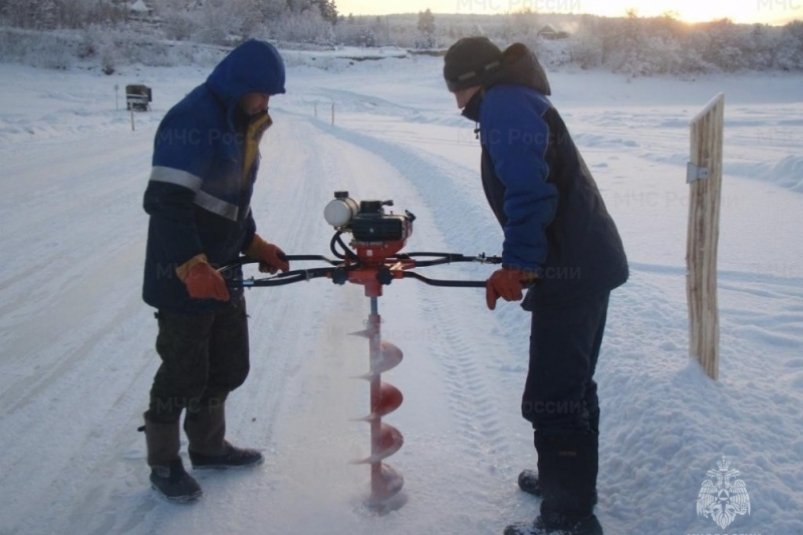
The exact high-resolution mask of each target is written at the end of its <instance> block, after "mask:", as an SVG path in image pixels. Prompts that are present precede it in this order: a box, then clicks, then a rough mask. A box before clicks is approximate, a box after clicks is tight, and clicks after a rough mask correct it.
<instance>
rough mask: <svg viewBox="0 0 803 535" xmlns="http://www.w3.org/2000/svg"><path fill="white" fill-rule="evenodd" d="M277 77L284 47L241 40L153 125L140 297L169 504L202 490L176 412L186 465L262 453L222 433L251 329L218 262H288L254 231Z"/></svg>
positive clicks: (218, 464) (247, 461) (155, 458)
mask: <svg viewBox="0 0 803 535" xmlns="http://www.w3.org/2000/svg"><path fill="white" fill-rule="evenodd" d="M284 81H285V72H284V63H283V61H282V58H281V56H280V55H279V52H278V51H277V50H276V49H275V48H274V47H273V46H272V45H270V44H269V43H266V42H263V41H257V40H250V41H247V42H245V43H243V44H242V45H240V46H238V47H237V48H235V49H234V50H233V51H231V52H230V53H229V54H228V55H227V56H226V57H225V58H224V59H223V60H222V61H221V62H220V64H218V65H217V67H215V69H214V70H213V72H212V74H211V75H210V76H209V78H208V79H207V80H206V82H205V83H203V84H201V85H199V86H198V87H196V88H195V89H194V90H193V91H192V92H190V93H189V94H188V95H187V96H186V97H185V98H184V99H183V100H181V101H180V102H179V103H178V104H176V105H175V106H174V107H173V108H172V109H170V111H169V112H168V113H167V115H165V117H164V119H162V122H161V124H160V125H159V128H158V130H157V132H156V139H155V142H154V152H153V168H152V171H151V176H150V181H149V182H148V187H147V189H146V191H145V197H144V208H145V211H146V212H147V213H148V214H149V216H150V222H149V228H148V244H147V251H146V258H145V277H144V285H143V298H144V300H145V302H146V303H148V304H149V305H151V306H153V307H155V308H156V309H157V313H156V317H157V319H158V327H159V333H158V336H157V339H156V350H157V352H158V353H159V356H160V358H161V361H162V362H161V366H160V367H159V369H158V371H157V372H156V376H155V377H154V380H153V386H152V387H151V392H150V405H149V408H148V410H147V412H146V413H145V415H144V416H145V426H144V431H145V435H146V443H147V449H148V464H149V465H150V467H151V475H150V480H151V483H152V486H153V487H154V489H156V490H157V491H158V492H160V493H161V494H162V495H164V496H165V497H166V498H168V499H169V500H172V501H176V502H188V501H193V500H195V499H196V498H198V497H199V496H200V495H201V493H202V492H201V488H200V486H199V485H198V483H197V481H196V480H195V479H194V478H193V477H192V476H191V475H189V474H188V473H187V472H186V471H185V469H184V467H183V464H182V462H181V457H180V456H179V449H180V429H179V425H180V424H179V422H180V417H181V414H182V412H184V413H185V418H184V430H185V432H186V434H187V438H188V442H189V445H188V453H189V457H190V461H191V462H192V465H193V468H196V469H199V468H227V467H232V466H253V465H257V464H259V463H261V462H262V460H263V458H262V454H261V453H260V452H259V451H256V450H251V449H243V448H237V447H235V446H233V445H231V444H230V443H229V442H228V441H227V440H225V430H226V426H225V412H224V404H225V401H226V397H227V396H228V394H229V392H231V391H232V390H234V389H235V388H237V387H238V386H240V385H241V384H242V383H243V382H244V381H245V378H246V376H247V375H248V370H249V354H248V325H247V316H246V308H245V299H244V297H243V294H242V290H241V289H229V288H228V287H227V285H226V282H225V280H224V279H223V277H222V276H221V275H220V273H218V272H217V270H216V269H215V268H216V267H218V266H221V265H222V264H223V263H225V262H227V261H229V260H231V259H233V258H236V257H237V256H239V255H240V253H244V254H246V255H247V256H249V257H251V258H253V259H255V260H258V261H259V262H260V269H262V270H264V271H268V272H272V273H273V272H276V271H277V270H279V269H281V270H283V271H287V270H288V269H289V265H288V262H287V260H286V257H285V255H284V253H283V252H282V250H281V249H280V248H279V247H277V246H276V245H273V244H271V243H268V242H267V241H265V240H264V239H262V238H261V237H260V236H259V235H258V234H257V233H256V224H255V222H254V218H253V215H252V212H251V207H250V203H251V195H252V193H253V187H254V181H255V180H256V176H257V169H258V167H259V159H260V154H259V142H260V139H261V138H262V134H263V133H264V132H265V130H267V128H268V127H269V126H270V125H271V118H270V115H269V114H268V111H267V110H268V101H269V99H270V96H271V95H277V94H281V93H284V92H285V89H284Z"/></svg>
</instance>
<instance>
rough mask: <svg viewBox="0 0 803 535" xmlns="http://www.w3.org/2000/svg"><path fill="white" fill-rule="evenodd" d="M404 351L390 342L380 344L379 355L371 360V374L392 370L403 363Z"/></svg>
mask: <svg viewBox="0 0 803 535" xmlns="http://www.w3.org/2000/svg"><path fill="white" fill-rule="evenodd" d="M403 357H404V355H403V354H402V350H401V349H399V348H398V347H397V346H395V345H393V344H391V343H390V342H385V341H383V342H380V344H379V355H378V356H377V357H375V358H373V359H371V373H372V374H379V373H385V372H386V371H388V370H392V369H393V368H395V367H396V366H398V365H399V363H400V362H401V361H402V358H403Z"/></svg>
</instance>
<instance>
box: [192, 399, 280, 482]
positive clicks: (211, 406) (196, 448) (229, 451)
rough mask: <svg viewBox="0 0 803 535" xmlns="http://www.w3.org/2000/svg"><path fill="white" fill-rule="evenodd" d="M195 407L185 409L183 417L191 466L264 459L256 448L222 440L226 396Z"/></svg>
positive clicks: (247, 463) (252, 463) (240, 464)
mask: <svg viewBox="0 0 803 535" xmlns="http://www.w3.org/2000/svg"><path fill="white" fill-rule="evenodd" d="M197 409H198V410H192V411H191V410H187V415H186V417H185V418H184V431H185V432H186V433H187V438H188V439H189V443H190V444H189V448H188V451H189V455H190V461H191V462H192V467H193V468H220V469H222V468H231V467H245V466H255V465H258V464H261V463H262V462H263V461H264V458H263V457H262V454H261V453H260V452H258V451H257V450H252V449H246V448H237V447H234V446H232V445H231V444H229V442H227V441H226V440H225V436H226V410H225V398H223V399H221V398H211V399H207V400H204V401H203V402H202V403H200V404H199V405H198V408H197Z"/></svg>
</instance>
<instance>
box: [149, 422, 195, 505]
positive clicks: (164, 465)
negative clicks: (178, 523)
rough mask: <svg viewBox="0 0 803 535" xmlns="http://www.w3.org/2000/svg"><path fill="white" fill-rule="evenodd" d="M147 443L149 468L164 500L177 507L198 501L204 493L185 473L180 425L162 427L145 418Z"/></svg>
mask: <svg viewBox="0 0 803 535" xmlns="http://www.w3.org/2000/svg"><path fill="white" fill-rule="evenodd" d="M145 442H146V444H147V447H148V465H150V467H151V476H150V480H151V486H152V487H153V488H154V489H155V490H156V491H158V492H159V493H160V494H162V496H164V497H165V498H167V499H168V500H170V501H173V502H177V503H188V502H191V501H194V500H196V499H198V498H199V497H200V496H201V494H203V492H202V491H201V486H200V485H198V482H197V481H195V479H193V477H192V476H191V475H189V474H188V473H187V472H186V471H185V470H184V465H183V463H182V462H181V457H179V455H178V452H179V448H180V442H179V426H178V422H174V423H162V422H154V421H151V420H148V418H147V415H146V418H145Z"/></svg>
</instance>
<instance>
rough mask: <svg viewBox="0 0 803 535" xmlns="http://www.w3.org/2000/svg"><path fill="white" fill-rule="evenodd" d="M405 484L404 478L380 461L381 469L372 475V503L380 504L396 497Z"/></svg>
mask: <svg viewBox="0 0 803 535" xmlns="http://www.w3.org/2000/svg"><path fill="white" fill-rule="evenodd" d="M403 486H404V478H403V477H402V475H401V474H400V473H398V472H397V471H396V470H394V469H393V468H392V467H390V466H389V465H387V464H384V463H380V465H379V470H378V471H377V472H376V473H372V475H371V500H370V502H369V503H370V505H380V504H381V503H382V502H384V501H386V500H388V499H390V498H392V497H394V496H395V495H396V494H398V493H399V492H400V491H401V489H402V487H403Z"/></svg>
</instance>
